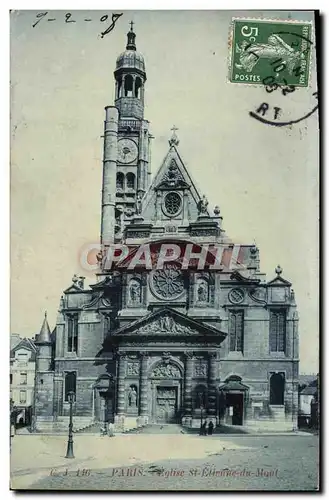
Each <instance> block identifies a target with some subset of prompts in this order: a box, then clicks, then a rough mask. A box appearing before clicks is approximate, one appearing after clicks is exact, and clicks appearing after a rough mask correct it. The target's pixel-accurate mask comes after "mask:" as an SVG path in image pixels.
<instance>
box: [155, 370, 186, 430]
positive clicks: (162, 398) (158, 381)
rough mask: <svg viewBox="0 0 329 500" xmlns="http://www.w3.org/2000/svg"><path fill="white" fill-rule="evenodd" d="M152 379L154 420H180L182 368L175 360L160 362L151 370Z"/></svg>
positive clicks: (157, 421) (158, 421)
mask: <svg viewBox="0 0 329 500" xmlns="http://www.w3.org/2000/svg"><path fill="white" fill-rule="evenodd" d="M150 379H151V386H152V409H151V413H152V420H153V422H155V423H159V424H162V423H176V422H178V419H179V416H180V408H181V379H182V370H181V368H180V367H179V365H178V364H177V363H175V362H173V361H168V360H165V361H161V362H158V363H157V364H155V365H153V367H152V368H151V370H150Z"/></svg>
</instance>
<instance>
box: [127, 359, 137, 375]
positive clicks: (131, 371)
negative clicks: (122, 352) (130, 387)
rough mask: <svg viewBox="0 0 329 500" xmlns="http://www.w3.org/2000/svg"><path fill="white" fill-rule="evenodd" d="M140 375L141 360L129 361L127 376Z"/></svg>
mask: <svg viewBox="0 0 329 500" xmlns="http://www.w3.org/2000/svg"><path fill="white" fill-rule="evenodd" d="M138 375H139V361H128V364H127V376H128V377H138Z"/></svg>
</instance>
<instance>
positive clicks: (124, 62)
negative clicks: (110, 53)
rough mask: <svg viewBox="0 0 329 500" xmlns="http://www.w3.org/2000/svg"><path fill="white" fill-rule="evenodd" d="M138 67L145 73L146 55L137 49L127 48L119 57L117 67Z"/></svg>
mask: <svg viewBox="0 0 329 500" xmlns="http://www.w3.org/2000/svg"><path fill="white" fill-rule="evenodd" d="M121 68H129V69H131V68H136V69H139V70H140V71H142V72H143V73H145V62H144V57H143V56H142V54H140V52H137V51H136V50H125V51H124V52H122V53H121V54H120V55H119V57H118V58H117V62H116V69H121Z"/></svg>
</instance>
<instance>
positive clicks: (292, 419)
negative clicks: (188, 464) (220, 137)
mask: <svg viewBox="0 0 329 500" xmlns="http://www.w3.org/2000/svg"><path fill="white" fill-rule="evenodd" d="M135 39H136V35H135V33H134V32H133V29H132V28H131V29H130V31H129V33H128V34H127V45H126V50H125V51H124V52H122V53H121V54H120V55H119V57H118V58H117V60H116V67H115V71H114V79H115V82H114V83H115V101H114V106H107V107H106V108H105V123H104V156H103V183H102V204H101V245H102V250H101V251H100V253H99V254H98V263H99V271H98V272H97V273H96V277H95V283H94V284H93V285H90V287H88V288H87V287H85V286H84V279H83V277H78V276H76V275H74V277H73V280H72V284H71V285H70V286H69V288H67V289H66V290H65V291H64V292H63V295H62V297H61V300H60V307H59V312H58V317H57V323H56V327H55V329H54V330H53V332H52V333H51V330H50V328H49V325H48V323H47V320H46V318H45V321H44V322H43V325H42V328H41V331H40V334H39V335H37V336H36V340H35V345H36V346H37V349H38V355H37V368H36V390H35V402H34V403H35V404H34V429H35V430H39V431H42V430H45V429H54V430H55V429H59V428H61V426H63V425H67V419H68V414H69V397H68V394H69V392H70V391H73V392H74V393H75V402H74V404H73V412H74V427H75V428H76V429H82V428H84V427H88V426H91V425H93V424H95V423H97V424H100V425H102V423H106V422H114V424H115V426H116V428H117V429H121V430H122V429H129V428H133V427H138V426H141V425H147V424H156V423H170V422H171V423H179V424H181V425H183V426H187V427H199V426H200V423H201V420H202V421H204V419H207V421H208V422H209V421H210V420H212V421H213V422H214V424H217V425H218V424H222V425H223V424H226V425H248V426H256V427H262V426H263V427H268V426H272V428H274V429H277V430H282V429H283V428H284V429H294V428H296V426H297V410H298V363H299V359H298V358H299V354H298V315H297V310H296V302H295V297H294V292H293V290H292V287H291V283H290V282H289V281H287V280H286V279H284V278H283V276H282V269H281V268H280V266H278V267H277V268H276V269H275V272H274V273H273V276H272V277H271V278H270V279H269V280H267V278H266V276H265V275H264V274H263V273H262V272H261V271H260V262H259V251H258V248H257V247H256V246H255V245H252V244H250V245H248V244H246V245H234V243H233V242H232V241H231V240H230V239H229V238H228V237H227V236H226V233H225V231H224V229H223V228H222V217H221V213H220V210H219V208H218V207H217V206H216V207H215V208H214V209H213V210H210V208H209V206H208V201H207V199H206V197H205V196H204V195H203V194H201V193H200V192H199V191H198V189H197V187H196V185H195V183H194V181H193V180H192V178H191V176H190V174H189V172H188V170H187V168H186V166H185V164H184V161H183V159H182V157H181V154H180V150H179V140H178V136H177V134H176V131H177V129H176V128H175V127H173V129H172V136H171V138H170V140H169V148H168V152H167V154H166V156H165V158H164V160H163V163H162V165H161V166H160V168H158V169H157V171H156V173H155V175H154V176H153V178H152V177H151V165H150V145H151V140H152V136H151V133H150V129H149V125H150V123H149V122H148V121H147V120H146V119H145V118H144V98H145V96H146V87H147V86H146V80H147V73H146V68H145V62H144V58H143V56H142V55H141V54H140V53H139V52H138V51H137V49H136V43H135ZM232 168H234V166H232ZM119 243H120V244H124V245H125V246H126V247H125V248H127V249H128V251H127V252H126V253H125V256H124V258H122V259H121V260H119V259H117V258H113V259H112V260H113V262H112V264H111V265H110V266H109V265H108V264H109V259H108V255H109V249H111V248H113V244H119ZM141 247H143V248H144V249H145V248H147V249H148V250H149V252H150V254H149V256H146V255H145V254H144V260H145V261H147V262H146V263H147V264H148V265H145V262H144V265H143V259H142V258H141V252H140V248H141ZM163 248H164V249H165V253H163V252H164V251H163ZM177 248H179V249H180V250H182V253H183V251H184V252H185V255H184V256H183V257H182V255H180V257H179V258H177V259H174V258H170V256H171V257H173V256H172V254H171V252H172V251H174V250H173V249H177ZM214 248H217V251H218V249H219V253H217V254H216V255H217V256H216V255H215V253H214V252H212V250H211V249H214ZM168 249H169V250H168ZM167 250H168V252H167ZM186 251H187V253H188V254H189V255H188V257H189V259H188V263H186ZM202 252H204V253H202ZM201 254H202V255H206V256H205V263H204V265H203V266H201V265H199V262H200V261H199V260H198V255H201ZM114 255H116V257H117V254H114V253H113V254H112V257H113V256H114ZM218 255H219V258H218ZM163 257H165V258H163ZM160 258H162V260H163V261H164V263H163V266H158V263H159V259H160ZM133 262H134V265H132V263H133Z"/></svg>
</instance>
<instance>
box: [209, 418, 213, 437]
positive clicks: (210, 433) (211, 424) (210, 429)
mask: <svg viewBox="0 0 329 500" xmlns="http://www.w3.org/2000/svg"><path fill="white" fill-rule="evenodd" d="M213 430H214V424H213V423H212V421H210V422H209V425H208V436H211V435H212V433H213Z"/></svg>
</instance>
